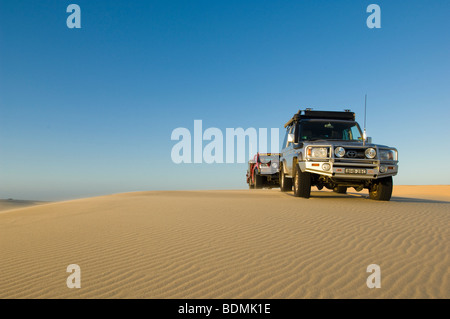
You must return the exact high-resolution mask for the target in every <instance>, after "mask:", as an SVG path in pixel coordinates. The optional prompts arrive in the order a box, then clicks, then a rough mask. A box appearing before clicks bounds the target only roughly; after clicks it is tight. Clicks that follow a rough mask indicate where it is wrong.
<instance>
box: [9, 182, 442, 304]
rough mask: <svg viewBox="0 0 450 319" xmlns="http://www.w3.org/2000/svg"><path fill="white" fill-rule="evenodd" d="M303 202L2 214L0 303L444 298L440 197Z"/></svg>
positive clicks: (121, 205)
mask: <svg viewBox="0 0 450 319" xmlns="http://www.w3.org/2000/svg"><path fill="white" fill-rule="evenodd" d="M312 196H313V197H312V198H311V199H309V200H306V199H298V198H295V197H293V196H292V193H287V194H286V193H281V192H280V191H279V190H275V189H274V190H242V191H192V192H188V191H183V192H162V191H161V192H140V193H127V194H118V195H111V196H103V197H96V198H88V199H80V200H73V201H66V202H59V203H50V204H45V205H38V206H34V207H27V208H18V209H13V210H7V211H3V212H0V256H1V258H0V298H79V297H82V298H111V297H113V298H450V282H449V279H450V276H449V275H450V272H449V266H450V258H449V255H450V254H449V253H450V245H449V232H450V231H449V230H450V227H449V226H450V186H396V187H395V191H394V198H393V199H392V200H391V201H390V202H376V201H372V200H369V199H366V198H365V197H366V196H367V194H366V193H351V194H349V195H339V194H334V193H331V192H313V193H312ZM69 264H78V265H79V266H80V267H81V289H69V288H67V286H66V278H67V276H68V275H69V274H68V273H66V267H67V266H68V265H69ZM369 264H378V265H380V267H381V285H382V286H381V288H380V289H369V288H367V286H366V279H367V277H368V276H369V274H368V273H367V272H366V268H367V266H368V265H369Z"/></svg>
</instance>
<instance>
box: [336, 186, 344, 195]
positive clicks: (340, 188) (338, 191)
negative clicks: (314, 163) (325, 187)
mask: <svg viewBox="0 0 450 319" xmlns="http://www.w3.org/2000/svg"><path fill="white" fill-rule="evenodd" d="M333 192H335V193H338V194H347V186H336V187H335V188H333Z"/></svg>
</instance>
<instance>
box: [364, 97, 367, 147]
mask: <svg viewBox="0 0 450 319" xmlns="http://www.w3.org/2000/svg"><path fill="white" fill-rule="evenodd" d="M366 114H367V94H366V96H365V98H364V136H363V145H364V146H365V145H366V136H367V135H366Z"/></svg>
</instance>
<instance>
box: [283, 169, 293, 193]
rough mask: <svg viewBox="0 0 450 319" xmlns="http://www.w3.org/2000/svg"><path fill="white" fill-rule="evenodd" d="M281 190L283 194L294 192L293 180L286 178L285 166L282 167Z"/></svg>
mask: <svg viewBox="0 0 450 319" xmlns="http://www.w3.org/2000/svg"><path fill="white" fill-rule="evenodd" d="M280 189H281V191H282V192H290V191H291V190H292V178H287V177H286V175H285V174H284V169H283V166H280Z"/></svg>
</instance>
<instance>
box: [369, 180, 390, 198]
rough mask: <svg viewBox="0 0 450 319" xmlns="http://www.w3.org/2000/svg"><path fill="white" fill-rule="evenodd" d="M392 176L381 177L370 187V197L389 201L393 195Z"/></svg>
mask: <svg viewBox="0 0 450 319" xmlns="http://www.w3.org/2000/svg"><path fill="white" fill-rule="evenodd" d="M392 189H393V183H392V176H390V177H385V178H380V179H379V180H378V181H377V182H375V183H373V184H372V186H371V187H370V189H369V197H370V199H373V200H382V201H388V200H390V199H391V196H392Z"/></svg>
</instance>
